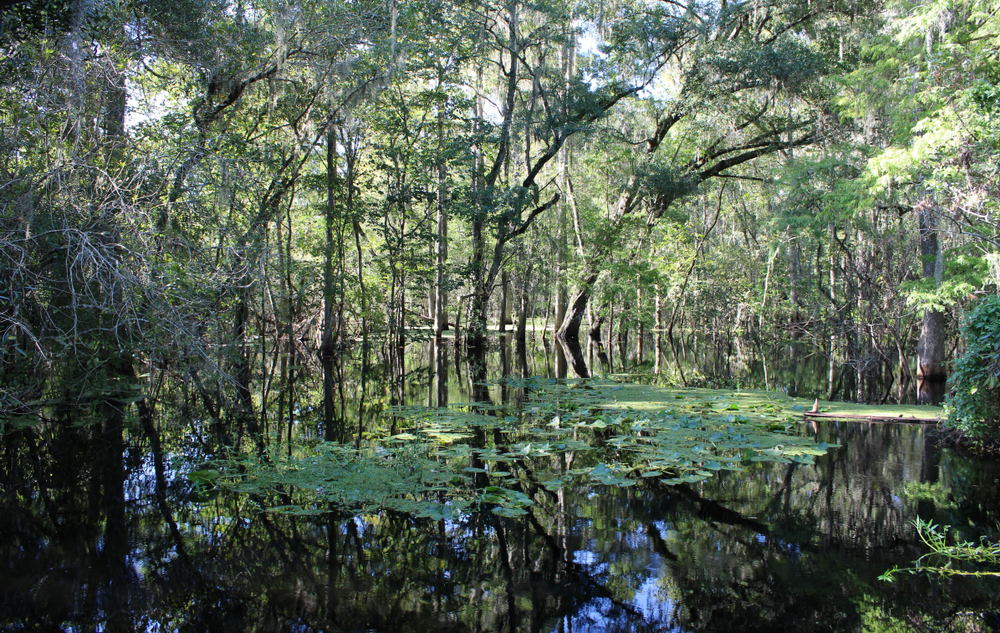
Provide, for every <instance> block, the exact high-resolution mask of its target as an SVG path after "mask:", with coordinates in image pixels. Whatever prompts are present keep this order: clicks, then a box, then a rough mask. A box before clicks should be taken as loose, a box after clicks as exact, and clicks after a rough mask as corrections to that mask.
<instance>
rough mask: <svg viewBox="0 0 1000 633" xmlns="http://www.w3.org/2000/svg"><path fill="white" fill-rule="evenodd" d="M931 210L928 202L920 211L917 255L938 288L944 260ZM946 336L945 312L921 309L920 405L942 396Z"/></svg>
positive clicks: (918, 393)
mask: <svg viewBox="0 0 1000 633" xmlns="http://www.w3.org/2000/svg"><path fill="white" fill-rule="evenodd" d="M934 213H935V209H934V208H933V206H932V205H929V204H928V205H925V206H924V207H923V208H921V209H920V211H919V215H918V221H919V225H920V256H921V259H922V260H923V273H924V278H925V279H933V280H934V281H935V285H936V286H938V287H940V285H941V273H942V268H943V263H944V262H943V254H942V251H941V244H940V243H939V241H938V231H937V226H936V218H935V216H934ZM946 337H947V329H946V326H945V319H944V314H943V313H941V312H940V311H938V310H933V309H928V310H924V321H923V324H922V326H921V328H920V340H919V341H918V342H917V402H919V403H920V404H940V403H941V400H942V399H943V398H944V383H945V380H946V378H947V372H946V371H945V341H946Z"/></svg>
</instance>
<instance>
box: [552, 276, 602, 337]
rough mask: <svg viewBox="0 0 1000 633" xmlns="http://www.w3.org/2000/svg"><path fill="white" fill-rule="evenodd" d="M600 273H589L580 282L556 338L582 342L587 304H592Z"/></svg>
mask: <svg viewBox="0 0 1000 633" xmlns="http://www.w3.org/2000/svg"><path fill="white" fill-rule="evenodd" d="M597 276H598V273H596V272H588V273H587V276H586V277H584V278H583V281H582V282H580V287H579V288H577V291H576V292H575V293H574V294H573V299H572V300H571V301H570V302H569V309H568V310H566V316H565V317H564V318H563V322H562V325H560V326H559V330H558V331H557V332H556V336H557V337H559V338H561V339H564V340H567V341H576V342H577V344H579V341H580V324H581V323H583V315H584V313H585V312H586V311H587V304H588V303H590V293H591V292H592V291H593V288H594V283H596V282H597Z"/></svg>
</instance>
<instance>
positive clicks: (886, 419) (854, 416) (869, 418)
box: [802, 411, 944, 424]
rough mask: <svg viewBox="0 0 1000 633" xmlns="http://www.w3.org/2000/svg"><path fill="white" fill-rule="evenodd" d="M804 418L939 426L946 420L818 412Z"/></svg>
mask: <svg viewBox="0 0 1000 633" xmlns="http://www.w3.org/2000/svg"><path fill="white" fill-rule="evenodd" d="M802 417H804V418H809V419H812V418H828V419H833V420H846V421H850V422H886V423H888V422H894V423H900V422H903V423H908V424H937V423H939V422H943V421H944V418H942V417H937V418H924V417H919V418H918V417H917V416H915V415H903V414H902V413H900V414H897V415H861V414H857V413H820V412H818V411H806V412H805V413H803V414H802Z"/></svg>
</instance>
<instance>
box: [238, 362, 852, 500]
mask: <svg viewBox="0 0 1000 633" xmlns="http://www.w3.org/2000/svg"><path fill="white" fill-rule="evenodd" d="M507 386H508V387H511V388H515V389H523V390H524V393H525V397H524V398H523V399H522V401H521V404H519V405H518V406H516V407H514V406H504V405H493V404H488V403H487V404H485V405H484V404H481V403H474V402H468V403H460V404H454V405H451V406H448V407H441V408H430V407H412V406H411V407H398V408H396V409H395V410H394V411H393V414H394V415H395V416H396V422H397V424H396V426H397V428H398V429H402V430H401V432H398V433H396V434H394V435H389V434H388V433H385V434H383V435H381V436H379V435H377V434H373V435H372V437H371V439H370V444H368V445H367V446H366V447H364V448H362V449H361V450H357V449H355V448H354V447H352V446H342V445H338V444H332V443H323V444H320V445H319V446H317V447H316V448H315V449H312V450H310V451H309V452H308V453H305V454H302V455H298V456H295V457H287V456H286V457H275V458H273V459H272V460H270V461H269V462H264V463H259V464H255V465H254V466H253V467H252V468H247V467H246V465H245V464H244V465H243V467H242V468H241V471H242V474H241V475H240V476H239V477H231V478H230V479H229V484H228V486H229V487H230V488H231V489H233V490H235V491H237V492H242V493H245V494H248V495H250V497H251V498H252V499H253V500H254V502H255V503H258V504H259V505H261V507H263V508H265V509H267V510H268V511H270V512H281V513H292V514H317V513H324V512H330V511H337V512H346V513H356V514H365V513H371V512H375V511H383V510H388V511H396V512H404V513H408V514H412V515H414V516H416V517H425V518H429V519H435V520H439V519H459V518H461V517H463V516H465V515H467V514H469V513H471V512H476V511H480V510H486V509H489V510H490V511H492V512H493V513H494V514H497V515H500V516H505V517H517V516H521V515H524V514H526V513H527V512H528V511H529V508H530V507H531V506H532V505H533V503H534V496H535V495H538V494H546V493H551V492H555V491H558V490H559V489H560V488H562V487H564V486H570V485H573V486H576V485H583V486H618V487H629V486H635V485H639V484H644V485H652V484H653V482H660V483H661V484H665V485H671V486H673V485H678V484H695V483H698V482H700V481H703V480H705V479H707V478H709V477H712V476H714V475H715V474H716V473H718V472H720V471H724V470H741V469H742V468H744V467H745V466H746V465H748V464H751V463H753V462H760V461H764V462H778V463H796V464H811V463H812V461H813V458H814V457H815V456H818V455H823V454H825V453H826V452H827V450H829V449H830V448H833V445H828V444H826V443H815V442H814V441H813V440H812V439H811V438H809V437H801V436H796V435H793V434H791V433H790V430H791V428H792V422H793V420H794V417H792V415H793V414H792V412H790V411H789V412H785V410H786V409H789V408H790V407H788V406H786V405H787V403H781V402H779V401H769V400H768V399H767V397H766V396H763V395H761V394H754V397H753V398H749V399H748V398H743V399H740V398H734V397H733V394H727V393H722V392H714V391H710V390H694V391H688V392H680V391H672V390H665V389H660V388H657V387H652V386H649V385H636V384H623V383H616V382H613V381H600V380H586V381H567V382H558V381H552V380H540V379H530V380H513V381H509V382H508V385H507ZM795 415H797V414H795Z"/></svg>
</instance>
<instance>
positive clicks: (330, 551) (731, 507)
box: [0, 350, 1000, 632]
mask: <svg viewBox="0 0 1000 633" xmlns="http://www.w3.org/2000/svg"><path fill="white" fill-rule="evenodd" d="M508 354H509V352H508V351H507V350H503V351H502V353H501V358H500V359H499V362H496V361H497V358H496V356H493V357H492V359H493V364H494V366H499V367H501V368H502V369H501V372H500V373H506V374H515V373H516V374H517V375H519V376H524V375H527V374H533V375H536V376H538V377H536V378H532V379H525V378H523V377H522V378H518V379H512V380H507V381H503V382H492V383H490V386H489V387H487V386H484V385H483V384H482V383H480V382H478V381H475V380H471V379H470V372H469V371H468V370H467V369H466V370H465V371H464V372H463V373H458V372H456V371H455V370H459V372H460V371H461V370H462V369H463V365H462V364H456V363H454V362H448V360H447V359H446V358H442V355H441V354H438V356H437V358H436V359H435V360H436V361H437V362H436V363H430V361H431V360H432V357H429V356H427V355H426V354H425V359H426V360H427V361H428V364H429V365H430V366H431V367H432V368H436V369H437V371H436V372H435V371H433V369H431V370H428V369H427V368H426V367H423V366H421V365H420V364H419V363H417V362H411V363H410V364H411V366H412V368H413V370H412V371H411V374H410V378H409V380H408V381H407V383H406V384H405V392H406V394H407V401H408V403H409V404H408V405H407V406H405V407H399V408H395V409H392V411H393V412H394V414H395V415H389V414H388V412H386V413H385V414H384V416H383V418H382V422H378V423H376V422H367V423H365V422H364V421H362V422H363V424H364V425H365V433H364V435H363V436H362V438H361V439H362V442H361V444H362V445H363V448H362V454H363V455H364V458H363V459H362V458H359V457H357V455H358V454H357V453H356V452H354V451H353V450H350V449H349V448H328V445H327V444H325V443H322V442H319V441H318V438H319V437H322V435H323V432H322V430H321V429H320V427H321V424H320V421H319V419H318V411H317V408H316V402H317V401H318V402H320V403H321V402H322V399H321V395H320V396H317V395H316V384H318V383H319V382H320V381H319V380H318V379H316V378H315V377H310V378H309V379H308V380H307V381H303V383H302V384H300V386H299V393H300V394H301V395H300V396H299V400H298V401H297V405H296V406H295V407H289V409H291V410H292V411H293V412H294V413H295V416H296V418H295V420H294V421H295V426H294V427H293V430H294V433H293V435H292V437H293V441H292V443H291V444H289V443H287V441H284V438H286V437H287V436H286V435H285V433H287V430H288V429H287V427H286V428H284V429H282V428H277V427H276V426H275V424H276V422H277V421H273V422H272V423H271V426H270V427H268V428H269V429H270V430H271V431H272V433H270V434H269V436H268V438H267V441H266V442H265V443H255V442H253V441H250V440H247V441H246V442H244V444H245V445H244V446H243V450H242V451H240V453H239V454H233V453H232V452H229V453H227V454H225V455H223V451H221V450H219V449H218V448H217V447H216V448H214V449H212V450H211V451H209V450H208V449H207V448H206V447H207V446H209V445H210V444H211V442H210V441H209V440H206V437H207V436H209V435H210V432H209V431H208V429H207V427H208V426H209V425H208V424H204V425H203V424H201V423H200V422H199V421H198V420H197V419H194V418H192V417H190V416H187V417H185V416H181V415H180V413H179V412H178V413H176V414H173V415H172V414H171V413H169V412H165V411H160V412H159V414H158V416H159V417H158V419H157V427H158V432H157V433H156V434H155V438H154V436H153V435H151V434H150V433H149V432H148V431H147V432H144V429H143V428H142V426H141V425H140V424H139V422H138V421H136V420H135V419H134V418H135V416H134V414H130V415H129V416H128V417H127V418H126V420H125V424H124V430H123V431H118V432H116V431H115V430H114V429H108V428H107V424H106V423H104V424H102V423H100V422H98V423H94V422H88V423H86V424H74V423H72V422H69V423H67V422H53V421H49V422H44V423H41V424H39V425H36V426H33V427H30V428H23V429H19V430H11V429H10V428H9V427H8V428H7V429H6V432H5V434H4V435H3V436H2V439H0V442H2V447H0V448H2V454H3V457H2V460H3V461H2V466H0V468H2V470H0V476H2V479H0V483H2V486H3V490H2V501H0V503H2V506H0V548H2V552H3V555H2V561H3V566H4V571H3V573H2V574H0V630H4V631H6V630H10V631H58V630H65V631H135V630H139V631H174V630H180V631H244V630H259V631H342V630H343V631H431V630H433V631H511V632H513V631H558V632H571V631H578V632H582V631H915V630H916V631H919V630H926V631H937V630H961V631H968V630H990V627H991V624H992V623H994V622H995V621H996V617H997V616H996V609H997V604H1000V582H998V581H997V580H993V579H975V578H950V579H943V578H938V577H926V576H923V575H905V574H904V575H901V576H899V577H898V579H897V580H896V582H895V583H893V584H887V583H885V582H882V581H879V580H878V576H879V575H880V574H882V573H883V572H885V571H886V570H888V569H890V568H892V567H893V566H900V567H907V566H909V565H910V564H911V563H912V561H913V560H914V559H916V558H917V557H918V556H920V555H921V554H923V553H925V552H926V548H924V546H923V545H922V544H921V542H920V539H919V536H918V534H917V532H916V530H915V528H914V527H913V525H912V521H913V520H914V519H915V518H917V517H921V518H923V519H925V520H932V521H934V522H935V523H938V524H943V525H949V526H953V527H952V531H953V532H954V533H956V534H958V535H960V536H962V537H964V538H966V539H970V540H975V539H978V538H979V537H980V536H982V535H986V536H990V537H991V538H994V539H995V538H996V537H997V522H998V520H1000V486H998V478H1000V468H998V466H997V464H993V463H983V462H977V461H975V460H973V459H970V458H968V457H964V456H960V455H957V454H955V453H953V452H952V451H950V450H948V449H943V448H940V447H938V446H937V445H936V444H935V442H934V441H933V427H929V426H921V425H912V424H910V425H903V424H898V425H890V424H871V423H845V422H837V421H824V422H821V423H819V424H818V425H811V424H797V425H793V426H792V427H789V433H788V435H785V436H781V435H771V434H770V433H769V430H773V429H779V428H781V429H784V428H785V425H786V424H788V423H790V422H792V421H794V420H798V419H801V410H802V408H803V403H802V402H801V401H793V400H790V399H789V398H788V397H787V396H784V395H782V394H776V393H771V394H767V393H761V392H747V393H743V394H733V393H723V392H712V391H708V390H688V391H679V390H654V389H651V388H648V387H642V386H633V385H630V384H627V383H626V382H623V381H621V379H615V378H613V377H611V378H608V377H605V378H599V379H589V380H572V379H570V380H568V381H559V380H556V379H554V378H550V377H548V376H549V372H551V371H555V370H556V365H557V363H556V362H555V361H556V359H552V360H551V362H549V361H550V359H549V358H548V357H546V358H545V359H544V360H543V359H542V358H541V357H539V358H536V359H533V360H531V362H530V363H529V362H528V359H525V358H523V357H522V358H520V359H517V360H515V356H516V355H510V356H508ZM508 360H510V361H511V363H510V366H511V367H516V368H518V369H517V370H516V371H503V369H510V367H508V363H507V361H508ZM411 361H412V359H411ZM451 361H454V358H453V357H452V359H451ZM563 362H565V360H564V361H563ZM446 368H447V369H446ZM564 369H565V367H564ZM445 372H447V373H448V374H449V375H450V378H449V379H448V380H443V376H442V374H443V373H445ZM456 373H458V375H456ZM473 375H474V373H473ZM373 391H374V390H373ZM487 399H488V402H486V400H487ZM375 400H376V399H375V398H374V397H371V398H370V402H372V401H375ZM473 400H475V402H473ZM443 401H447V402H448V406H447V407H444V408H437V407H434V408H427V407H426V406H419V405H428V404H436V403H438V402H443ZM809 404H811V403H809ZM805 406H806V407H808V404H806V405H805ZM134 408H135V407H132V408H131V409H134ZM270 408H271V410H272V413H271V415H275V414H274V413H273V409H274V406H273V405H272V406H271V407H270ZM286 415H287V413H286ZM349 417H353V415H352V416H349ZM355 424H356V422H350V421H345V423H344V426H345V428H354V425H355ZM782 437H784V438H785V439H782ZM775 438H777V439H775ZM796 438H797V439H796ZM354 439H357V438H354ZM824 443H825V445H824Z"/></svg>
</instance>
